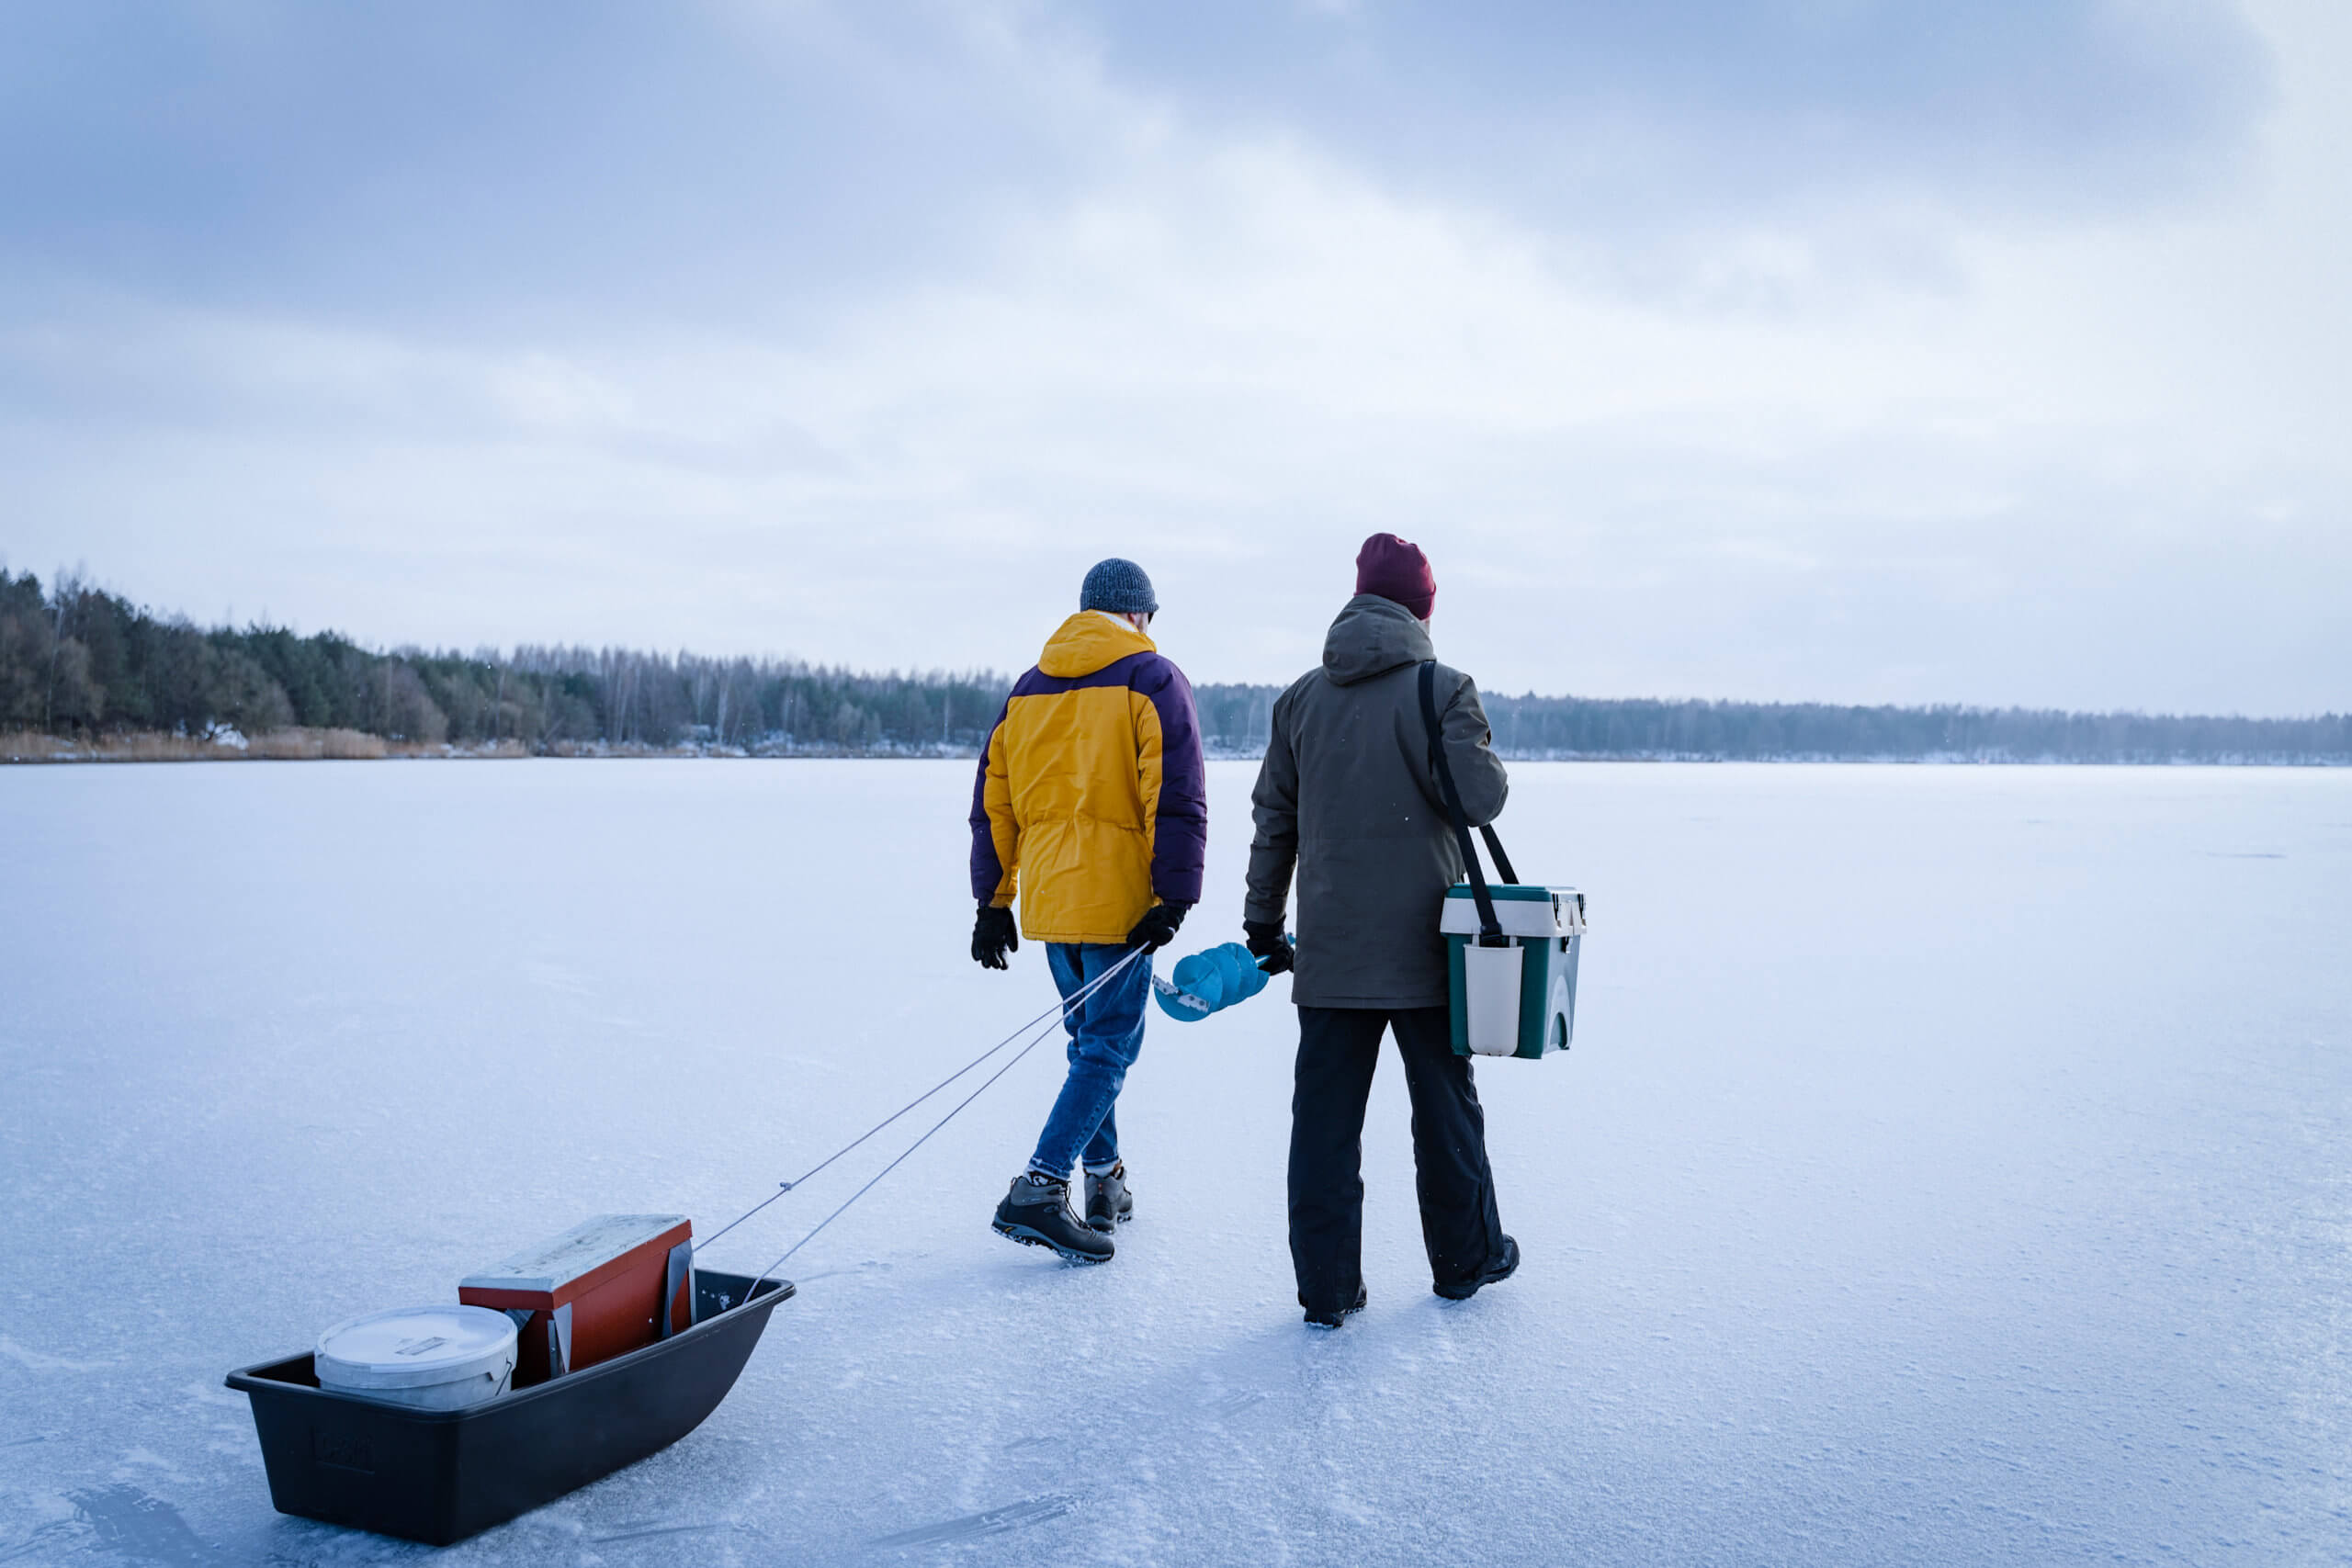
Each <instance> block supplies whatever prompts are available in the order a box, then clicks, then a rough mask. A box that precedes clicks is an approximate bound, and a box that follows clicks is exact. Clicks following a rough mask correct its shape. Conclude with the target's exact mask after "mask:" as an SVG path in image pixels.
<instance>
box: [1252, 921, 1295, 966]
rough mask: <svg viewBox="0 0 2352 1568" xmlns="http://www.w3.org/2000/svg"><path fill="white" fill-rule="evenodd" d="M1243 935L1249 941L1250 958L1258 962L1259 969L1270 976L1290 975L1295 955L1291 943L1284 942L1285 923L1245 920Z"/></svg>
mask: <svg viewBox="0 0 2352 1568" xmlns="http://www.w3.org/2000/svg"><path fill="white" fill-rule="evenodd" d="M1241 934H1242V936H1243V937H1244V938H1246V939H1247V940H1248V942H1249V945H1250V956H1251V957H1252V958H1255V959H1256V960H1257V961H1258V967H1259V968H1261V969H1263V970H1264V971H1265V972H1266V973H1267V974H1269V975H1287V974H1289V973H1290V966H1291V961H1292V959H1293V958H1294V957H1295V954H1294V953H1292V952H1291V945H1290V943H1288V942H1284V941H1283V923H1282V922H1281V921H1280V920H1244V921H1242V922H1241Z"/></svg>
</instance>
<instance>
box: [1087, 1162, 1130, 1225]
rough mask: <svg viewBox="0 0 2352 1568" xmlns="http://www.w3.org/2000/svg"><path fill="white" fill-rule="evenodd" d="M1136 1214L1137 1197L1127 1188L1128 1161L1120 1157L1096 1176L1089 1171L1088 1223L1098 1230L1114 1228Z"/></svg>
mask: <svg viewBox="0 0 2352 1568" xmlns="http://www.w3.org/2000/svg"><path fill="white" fill-rule="evenodd" d="M1135 1217H1136V1197H1135V1194H1134V1193H1132V1192H1130V1191H1128V1190H1127V1162H1126V1161H1125V1160H1121V1161H1120V1162H1119V1163H1118V1164H1116V1165H1114V1166H1113V1167H1112V1168H1110V1169H1108V1170H1106V1171H1104V1172H1103V1174H1102V1175H1100V1176H1097V1175H1095V1174H1094V1173H1093V1172H1092V1171H1091V1170H1090V1171H1088V1172H1087V1173H1086V1223H1087V1224H1089V1225H1091V1226H1092V1227H1093V1228H1094V1229H1096V1230H1098V1231H1106V1232H1107V1231H1112V1230H1115V1229H1117V1228H1118V1227H1119V1226H1121V1225H1123V1224H1126V1223H1127V1222H1128V1221H1129V1220H1132V1219H1134V1218H1135Z"/></svg>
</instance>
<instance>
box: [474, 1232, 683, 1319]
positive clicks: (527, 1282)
mask: <svg viewBox="0 0 2352 1568" xmlns="http://www.w3.org/2000/svg"><path fill="white" fill-rule="evenodd" d="M693 1234H694V1225H693V1224H692V1222H690V1221H689V1220H688V1219H687V1218H686V1216H685V1215H684V1214H598V1215H597V1216H595V1217H594V1219H590V1220H583V1221H582V1222H581V1223H580V1224H576V1225H574V1226H572V1227H571V1229H570V1230H568V1231H566V1232H564V1233H563V1234H562V1235H558V1236H550V1237H548V1239H547V1240H545V1241H543V1242H539V1243H538V1244H537V1245H536V1246H532V1247H525V1248H524V1249H523V1250H522V1251H520V1252H517V1253H515V1255H514V1256H513V1257H511V1258H501V1259H500V1260H499V1261H498V1262H496V1263H493V1264H492V1265H491V1266H490V1267H489V1268H487V1269H481V1270H480V1271H479V1272H477V1273H472V1274H469V1275H467V1276H466V1277H465V1278H464V1279H462V1280H458V1289H459V1290H460V1291H511V1292H519V1293H527V1294H544V1295H547V1296H548V1297H549V1298H550V1299H551V1300H552V1301H553V1302H554V1303H559V1304H560V1303H562V1302H565V1301H568V1300H570V1299H571V1297H573V1296H576V1295H581V1294H583V1293H585V1292H587V1291H589V1290H591V1289H593V1288H594V1287H595V1286H597V1285H600V1284H603V1283H604V1280H603V1279H602V1278H599V1277H598V1276H599V1274H600V1272H605V1271H608V1270H609V1271H616V1270H615V1269H614V1266H616V1265H619V1266H623V1267H625V1266H626V1260H627V1259H628V1257H629V1256H630V1255H631V1254H632V1253H636V1252H639V1251H642V1250H645V1249H647V1248H650V1247H659V1249H660V1250H661V1251H662V1253H663V1254H664V1255H666V1254H667V1253H668V1252H669V1250H670V1248H672V1247H675V1246H677V1245H678V1244H679V1243H680V1242H682V1241H684V1240H686V1239H687V1238H688V1237H689V1236H691V1235H693Z"/></svg>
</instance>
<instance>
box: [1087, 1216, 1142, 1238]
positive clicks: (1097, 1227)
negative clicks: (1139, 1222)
mask: <svg viewBox="0 0 2352 1568" xmlns="http://www.w3.org/2000/svg"><path fill="white" fill-rule="evenodd" d="M1134 1218H1135V1215H1134V1214H1133V1213H1125V1214H1121V1215H1120V1216H1119V1224H1121V1225H1124V1224H1127V1223H1128V1222H1129V1221H1131V1220H1133V1219H1134ZM1086 1228H1087V1229H1088V1230H1091V1231H1095V1232H1098V1233H1100V1234H1101V1235H1110V1234H1111V1233H1112V1232H1113V1231H1114V1230H1116V1229H1117V1228H1118V1225H1106V1224H1103V1222H1102V1221H1101V1220H1088V1221H1087V1222H1086Z"/></svg>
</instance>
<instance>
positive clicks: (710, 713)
mask: <svg viewBox="0 0 2352 1568" xmlns="http://www.w3.org/2000/svg"><path fill="white" fill-rule="evenodd" d="M1010 684H1011V682H1010V679H1009V678H1008V677H1005V676H1002V675H998V674H994V673H990V672H987V671H964V672H957V673H948V672H944V671H930V672H925V673H904V674H901V673H891V674H887V675H869V674H858V673H854V672H853V671H845V670H837V669H829V668H826V667H823V666H819V665H812V664H806V663H801V662H798V661H796V660H774V659H757V660H754V659H707V658H701V657H697V656H695V655H693V654H687V653H680V654H675V655H672V654H657V653H642V652H636V651H631V650H628V649H586V648H538V647H525V648H518V649H512V650H511V651H501V650H483V651H481V652H477V653H473V654H459V653H453V652H425V651H422V650H419V649H398V650H395V651H391V652H383V651H379V650H376V649H367V648H362V647H360V646H359V645H358V644H356V643H354V642H352V641H351V640H350V639H349V638H347V637H339V636H337V635H335V634H334V633H332V632H322V633H319V634H316V635H314V636H311V637H298V636H296V635H295V634H294V633H293V632H291V631H288V630H286V629H285V628H283V627H277V626H247V627H245V628H244V629H243V630H234V629H231V628H227V627H214V628H210V629H205V628H199V627H198V626H195V625H193V624H191V623H190V622H189V621H187V619H186V618H185V617H180V616H169V617H166V616H159V615H154V614H153V613H151V612H150V611H148V610H146V609H144V608H142V607H140V606H137V605H134V604H131V603H130V602H129V601H128V600H125V599H123V598H121V597H119V596H118V595H115V594H111V593H107V592H104V591H102V590H100V589H97V588H95V587H92V586H90V585H89V584H87V583H85V582H84V581H80V580H79V579H77V578H74V577H72V576H68V577H64V578H62V579H60V580H59V581H57V582H56V583H55V584H54V585H52V586H51V588H49V589H48V590H46V591H44V589H43V587H42V585H41V583H40V581H39V580H38V579H37V578H35V577H34V576H33V575H31V574H30V573H26V574H24V575H22V576H15V577H12V576H10V575H9V574H8V573H7V572H6V571H5V570H0V730H10V729H17V730H31V731H37V732H40V733H45V734H49V735H53V736H63V737H76V738H93V739H104V738H106V737H108V736H122V735H130V734H141V733H147V734H165V735H173V736H181V737H187V738H191V739H232V740H234V739H244V738H254V737H259V736H263V735H266V734H269V733H272V732H274V731H278V730H283V729H288V728H294V727H300V728H306V729H313V730H346V731H356V732H357V733H358V734H361V735H366V736H373V737H378V738H380V739H386V740H390V741H396V742H401V743H405V744H408V745H411V746H415V745H424V746H440V745H449V746H454V747H458V748H460V749H478V748H485V747H500V748H511V747H515V746H519V747H522V748H524V749H526V750H537V751H557V752H577V751H583V750H586V751H594V750H640V749H641V750H680V749H699V750H728V751H741V752H748V753H752V754H758V755H806V754H820V755H844V754H846V755H858V756H870V755H959V754H969V753H970V752H972V751H974V750H977V749H978V746H979V744H980V741H981V739H982V738H983V736H984V734H985V733H986V728H987V726H988V725H989V723H990V722H991V721H992V720H993V719H994V717H995V716H996V713H997V709H998V707H999V705H1001V703H1002V701H1003V698H1004V693H1005V691H1006V689H1007V688H1008V686H1009V685H1010ZM1279 694H1281V688H1280V687H1278V686H1271V685H1204V686H1201V687H1199V688H1197V689H1196V692H1195V695H1196V697H1197V699H1198V702H1199V706H1200V713H1201V726H1202V730H1203V733H1204V739H1205V740H1206V741H1207V744H1208V748H1209V750H1210V751H1211V752H1212V753H1213V754H1221V755H1226V756H1254V755H1257V754H1258V753H1259V752H1261V751H1262V750H1264V748H1265V743H1266V736H1267V729H1268V725H1269V723H1270V720H1271V717H1272V710H1273V701H1274V698H1275V697H1276V696H1278V695H1279ZM1485 701H1486V705H1487V716H1488V718H1489V719H1490V720H1491V721H1492V723H1493V726H1494V733H1495V744H1496V746H1497V748H1498V750H1501V751H1502V752H1503V753H1504V754H1505V755H1506V756H1510V757H1513V758H1521V759H1561V760H1566V759H1573V758H1624V759H1643V760H1653V759H1654V760H1681V759H1689V760H1723V761H1789V760H1799V759H1807V760H1821V761H1988V762H2000V761H2017V762H2039V761H2059V762H2269V763H2337V764H2342V763H2352V716H2344V715H2337V714H2330V715H2326V716H2322V717H2316V718H2291V719H2290V718H2233V717H2176V716H2149V715H2143V714H2077V713H2062V712H2054V711H2042V710H2032V709H2025V708H1975V707H1958V706H1949V707H1925V708H1917V707H1837V706H1830V705H1824V704H1818V703H1718V702H1662V701H1657V700H1652V699H1613V698H1589V697H1539V696H1535V695H1532V694H1529V695H1524V696H1516V697H1514V696H1506V695H1503V694H1498V693H1488V694H1485Z"/></svg>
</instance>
